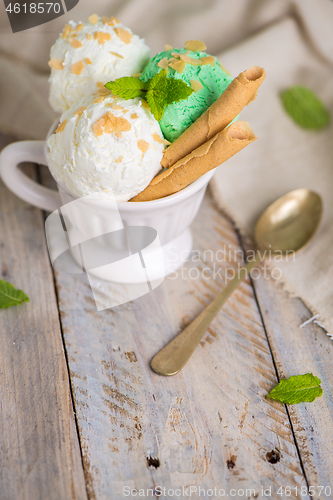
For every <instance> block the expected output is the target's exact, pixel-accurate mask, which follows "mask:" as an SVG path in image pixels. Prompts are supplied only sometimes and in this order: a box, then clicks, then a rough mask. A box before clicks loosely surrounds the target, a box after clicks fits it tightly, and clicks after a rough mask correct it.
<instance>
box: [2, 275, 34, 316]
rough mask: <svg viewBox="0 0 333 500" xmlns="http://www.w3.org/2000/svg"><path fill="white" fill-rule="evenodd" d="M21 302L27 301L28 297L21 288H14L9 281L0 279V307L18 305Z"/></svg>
mask: <svg viewBox="0 0 333 500" xmlns="http://www.w3.org/2000/svg"><path fill="white" fill-rule="evenodd" d="M22 302H29V297H28V296H27V295H26V294H25V293H24V292H22V290H18V289H16V288H15V287H14V286H13V285H12V284H11V283H8V282H7V281H5V280H0V309H6V308H7V307H10V306H18V305H19V304H22Z"/></svg>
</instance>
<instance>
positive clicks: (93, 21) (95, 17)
mask: <svg viewBox="0 0 333 500" xmlns="http://www.w3.org/2000/svg"><path fill="white" fill-rule="evenodd" d="M98 19H99V17H98V15H97V14H92V15H91V16H89V17H88V21H89V22H90V24H97V23H98Z"/></svg>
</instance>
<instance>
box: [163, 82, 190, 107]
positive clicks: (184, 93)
mask: <svg viewBox="0 0 333 500" xmlns="http://www.w3.org/2000/svg"><path fill="white" fill-rule="evenodd" d="M192 93H193V89H192V88H191V87H190V86H189V85H187V84H186V83H185V82H183V80H178V79H176V78H168V79H167V86H166V95H167V104H172V103H173V102H179V101H182V100H183V99H187V98H188V97H189V96H190V95H191V94H192Z"/></svg>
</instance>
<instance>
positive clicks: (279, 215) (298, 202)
mask: <svg viewBox="0 0 333 500" xmlns="http://www.w3.org/2000/svg"><path fill="white" fill-rule="evenodd" d="M322 212H323V205H322V201H321V197H320V196H319V195H318V194H317V193H315V192H314V191H310V190H309V189H304V188H302V189H296V190H295V191H291V192H290V193H287V194H285V195H284V196H282V197H281V198H279V199H278V200H276V201H275V202H274V203H272V204H271V205H270V206H269V207H268V208H267V209H266V210H265V211H264V212H263V214H262V215H261V216H260V217H259V219H258V221H257V223H256V227H255V232H254V236H255V240H256V243H257V246H258V248H259V249H260V250H271V251H272V252H279V253H282V254H286V253H288V252H298V251H299V250H300V249H301V248H303V247H304V246H305V245H306V244H308V243H309V241H310V240H311V239H312V237H313V235H314V234H315V232H316V231H317V229H318V226H319V224H320V220H321V216H322Z"/></svg>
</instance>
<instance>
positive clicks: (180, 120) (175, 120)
mask: <svg viewBox="0 0 333 500" xmlns="http://www.w3.org/2000/svg"><path fill="white" fill-rule="evenodd" d="M173 54H187V56H188V57H190V58H192V59H196V60H198V61H200V58H205V57H211V56H209V54H206V52H193V51H188V50H186V49H172V50H167V51H164V52H160V53H159V54H157V55H156V56H155V57H153V59H151V60H150V62H149V63H148V64H147V66H146V67H145V68H144V70H143V73H142V75H141V77H140V78H141V80H142V81H144V82H146V81H147V80H149V79H150V78H152V77H153V76H154V75H155V74H156V73H158V72H159V71H161V68H160V67H159V66H158V63H159V62H160V61H161V60H162V59H164V58H167V59H168V60H169V59H173V58H175V56H174V55H173ZM214 61H215V64H214V65H213V64H202V62H201V61H200V64H198V65H195V64H190V63H188V62H186V64H185V69H184V70H183V72H182V73H179V72H178V71H176V70H175V69H173V68H171V67H170V66H169V67H168V78H170V77H173V78H177V79H180V80H183V81H184V82H186V83H187V84H188V85H189V86H191V85H192V86H193V81H194V82H199V85H198V84H194V85H195V87H200V84H201V85H202V88H199V89H198V90H197V91H196V92H193V93H192V94H191V95H190V96H189V97H188V98H187V99H185V100H182V101H179V102H176V103H173V104H170V105H169V106H167V107H166V108H165V110H164V115H163V117H162V119H161V120H160V122H159V124H160V127H161V130H162V132H163V135H164V137H165V138H166V139H167V140H168V141H170V142H173V141H174V140H175V139H177V137H179V136H180V135H181V134H182V133H183V132H184V130H186V129H187V128H188V127H189V126H190V125H191V124H192V123H193V122H195V120H196V119H197V118H199V116H200V115H202V113H203V112H204V111H206V109H207V108H209V106H210V105H211V104H213V102H215V101H216V99H217V98H218V97H220V95H221V94H222V92H223V91H224V90H225V89H226V88H227V87H228V85H229V84H230V83H231V82H232V77H231V76H230V75H228V74H227V73H226V72H225V71H224V70H223V69H222V67H221V65H220V63H219V62H218V60H217V59H216V58H215V57H214Z"/></svg>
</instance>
